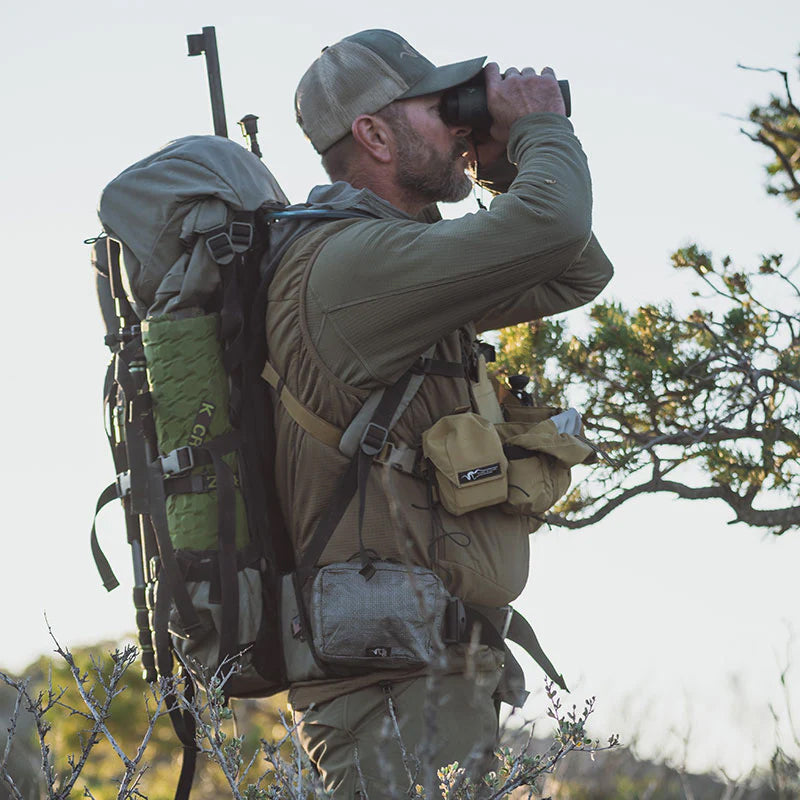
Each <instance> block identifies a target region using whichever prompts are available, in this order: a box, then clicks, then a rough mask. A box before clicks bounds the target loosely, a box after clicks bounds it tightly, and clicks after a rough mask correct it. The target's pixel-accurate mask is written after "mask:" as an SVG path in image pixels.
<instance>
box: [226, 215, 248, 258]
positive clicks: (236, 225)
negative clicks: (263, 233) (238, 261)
mask: <svg viewBox="0 0 800 800" xmlns="http://www.w3.org/2000/svg"><path fill="white" fill-rule="evenodd" d="M230 240H231V245H232V247H233V250H234V252H236V253H244V252H245V251H246V250H249V249H250V247H251V246H252V244H253V226H252V225H251V224H250V223H249V222H231V229H230Z"/></svg>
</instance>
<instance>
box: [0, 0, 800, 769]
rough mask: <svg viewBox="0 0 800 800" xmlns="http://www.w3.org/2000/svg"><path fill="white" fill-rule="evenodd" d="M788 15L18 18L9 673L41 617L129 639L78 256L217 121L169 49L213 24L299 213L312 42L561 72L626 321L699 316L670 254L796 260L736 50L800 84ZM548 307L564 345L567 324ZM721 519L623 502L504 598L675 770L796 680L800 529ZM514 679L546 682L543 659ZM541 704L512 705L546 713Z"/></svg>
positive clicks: (316, 177) (231, 99) (8, 248)
mask: <svg viewBox="0 0 800 800" xmlns="http://www.w3.org/2000/svg"><path fill="white" fill-rule="evenodd" d="M6 16H7V17H8V16H9V14H8V12H7V14H6ZM799 23H800V6H798V4H797V2H796V0H791V1H790V0H780V1H779V2H769V1H768V0H767V1H765V2H761V3H758V4H754V3H752V2H742V0H735V1H733V2H726V3H722V2H707V1H706V2H703V1H702V0H695V2H688V0H677V2H673V3H670V4H661V5H660V6H651V5H650V4H642V3H634V2H623V0H610V1H607V2H605V3H602V4H601V3H590V2H587V0H575V1H574V2H572V3H569V4H563V3H562V4H556V3H541V2H538V3H537V2H524V3H523V2H519V0H511V2H507V3H504V4H503V5H502V6H500V5H497V4H478V3H473V2H462V3H457V4H456V3H439V4H435V3H429V2H421V1H420V0H407V2H405V3H391V4H390V3H383V2H353V1H351V0H343V2H338V3H328V4H324V6H323V5H317V4H312V3H308V2H305V1H304V0H300V2H294V3H291V4H265V3H262V2H259V3H256V2H251V0H240V1H239V2H237V3H231V4H226V5H225V10H222V7H221V4H219V3H212V2H207V0H194V1H193V2H191V3H189V2H158V3H156V2H151V0H146V2H138V3H135V4H133V3H130V4H129V3H125V2H119V1H118V0H117V1H113V0H112V1H111V2H109V0H104V2H100V1H99V0H97V1H96V2H94V1H92V2H80V0H79V1H78V2H73V3H65V4H62V3H58V4H56V3H37V2H31V3H28V4H19V5H17V6H16V7H15V9H14V16H13V19H8V18H7V19H5V20H4V26H3V29H4V46H3V48H2V51H0V67H2V75H3V79H2V82H1V83H0V101H1V102H2V108H3V109H4V112H5V113H4V119H3V128H2V133H0V136H1V137H2V147H1V148H0V174H2V178H3V186H4V191H3V193H2V196H0V209H1V211H2V213H0V227H1V230H2V234H3V243H4V252H3V266H4V273H3V284H4V287H5V290H6V295H5V296H6V298H7V299H6V302H5V307H4V313H3V314H2V317H0V325H2V331H1V333H2V337H1V338H0V342H2V344H1V345H0V346H2V364H3V373H4V382H3V388H4V390H3V393H2V416H0V419H1V420H2V423H3V425H4V435H3V437H2V442H3V452H4V457H3V458H2V466H1V467H0V469H1V470H2V472H1V473H0V475H1V476H2V481H1V482H0V486H2V493H3V495H2V497H3V504H2V510H3V514H4V521H3V525H2V529H3V537H4V540H3V542H4V549H3V560H2V583H1V584H0V586H2V588H1V589H0V591H2V598H3V607H4V611H5V613H4V614H3V615H2V620H1V621H0V643H2V644H0V648H2V649H0V664H4V665H6V666H7V667H9V668H13V669H20V668H22V667H23V666H24V665H25V664H26V663H27V662H28V661H30V660H31V659H32V658H33V657H34V656H35V655H37V654H38V653H40V652H45V651H47V650H48V649H50V646H49V642H48V638H47V632H46V627H45V623H44V619H43V613H44V612H46V613H47V615H48V618H49V620H50V623H51V625H52V626H53V629H54V630H55V632H56V633H57V635H58V636H59V637H60V639H61V641H62V642H63V643H64V644H67V645H73V646H75V645H78V644H82V643H86V642H91V641H96V640H97V639H99V638H101V637H114V636H117V635H119V634H121V633H123V632H124V631H128V630H131V629H132V628H133V614H132V609H131V606H130V579H129V575H130V566H129V556H128V553H127V547H126V545H125V543H124V536H123V534H122V526H121V519H120V517H121V514H120V513H119V511H118V510H117V509H113V510H109V511H107V512H106V513H105V514H104V515H103V517H102V518H101V528H102V536H103V539H104V542H105V546H106V550H107V553H108V554H109V557H110V558H111V559H112V561H113V562H114V565H115V568H116V570H117V573H118V575H119V576H120V578H122V579H123V586H122V588H120V589H118V590H117V591H116V592H114V593H112V594H111V595H107V594H106V593H105V591H104V590H103V589H102V586H101V585H100V581H99V579H98V577H97V575H96V573H95V570H94V565H93V562H92V560H91V556H90V553H89V544H88V530H89V524H90V521H91V513H92V510H93V508H94V503H95V499H96V496H97V494H99V492H100V490H101V489H102V488H103V487H104V486H105V485H106V484H107V483H108V482H109V481H110V480H111V477H112V472H113V469H112V465H111V460H110V457H109V455H108V454H107V452H106V440H105V437H104V434H103V431H102V419H101V402H100V399H101V384H102V376H103V372H104V369H105V363H106V360H107V354H106V351H105V348H104V346H103V344H102V330H101V323H100V319H99V315H98V313H97V309H96V304H95V298H94V295H93V285H92V280H93V279H92V275H91V272H90V269H89V264H88V249H87V248H86V247H85V246H84V245H83V244H82V240H83V239H85V238H86V237H88V236H90V235H93V234H96V233H97V232H98V230H99V226H98V223H97V219H96V215H95V207H96V203H97V198H98V196H99V193H100V190H101V189H102V187H103V186H104V184H105V183H107V182H108V180H110V179H111V178H112V177H113V176H114V175H115V174H117V173H118V172H120V171H121V170H122V169H123V168H124V167H125V166H127V165H128V164H129V163H131V162H133V161H135V160H138V159H139V158H141V157H142V156H144V155H146V154H147V153H148V152H150V151H152V150H154V149H156V148H157V147H159V146H160V145H161V144H163V143H164V142H166V141H168V140H169V139H172V138H176V137H179V136H183V135H186V134H191V133H207V132H211V114H210V110H209V104H208V97H207V85H206V79H205V72H204V65H203V61H202V59H199V58H187V56H186V39H185V37H186V34H187V33H196V32H199V31H200V30H201V28H202V27H203V26H204V25H216V27H217V33H218V38H219V47H220V57H221V61H222V76H223V83H224V88H225V99H226V106H227V112H228V127H229V131H230V134H231V136H232V137H236V136H238V127H237V126H236V124H235V123H236V120H238V119H239V118H240V117H242V116H243V115H244V114H247V113H254V114H257V115H258V116H259V117H260V118H261V119H260V123H259V124H260V127H261V131H262V133H261V136H260V140H261V145H262V149H263V151H264V157H265V161H266V162H267V164H268V165H269V166H270V168H271V169H272V170H273V172H274V173H275V174H276V176H277V177H278V179H279V180H280V182H281V183H282V185H283V187H284V189H285V190H286V192H287V194H288V195H289V197H290V198H291V199H292V200H294V201H300V200H302V199H304V197H305V195H306V193H307V191H308V189H309V188H310V187H311V186H313V185H314V184H315V183H319V182H323V181H324V175H323V172H322V170H321V168H320V166H319V162H318V158H317V157H316V156H315V154H314V153H313V151H312V149H311V147H310V145H309V144H308V143H307V142H306V141H305V140H304V138H303V136H302V134H301V133H300V131H299V130H298V129H297V127H296V125H295V123H294V117H293V110H292V96H293V93H294V88H295V86H296V83H297V80H298V79H299V77H300V75H301V74H302V72H303V71H304V70H305V68H306V67H307V66H308V64H309V63H310V62H311V61H312V60H313V59H314V58H315V57H316V55H317V54H318V52H319V50H320V49H321V48H322V47H323V46H325V45H327V44H331V43H333V42H335V41H337V40H338V39H340V38H341V37H343V36H345V35H347V34H349V33H353V32H355V31H357V30H361V29H364V28H371V27H386V28H392V29H394V30H396V31H398V32H399V33H401V34H403V35H405V36H406V37H407V38H408V39H409V40H410V41H411V43H412V44H413V45H414V46H415V47H417V48H418V49H419V50H421V51H422V52H423V53H424V54H426V55H427V56H428V57H429V58H431V59H432V60H433V61H434V62H436V63H439V64H442V63H449V62H452V61H458V60H463V59H466V58H471V57H474V56H481V55H488V56H489V58H490V59H491V60H496V61H498V62H499V63H500V65H501V68H503V69H504V68H506V67H508V66H511V65H515V66H518V67H522V66H525V65H528V64H531V65H533V66H534V67H536V68H541V67H542V66H544V65H552V66H553V67H554V68H555V69H556V71H557V73H558V76H559V77H562V78H568V79H569V81H570V84H571V88H572V97H573V117H572V119H573V123H574V125H575V129H576V132H577V133H578V135H579V137H580V138H581V140H582V142H583V145H584V148H585V150H586V152H587V154H588V156H589V162H590V165H591V167H592V174H593V181H594V191H595V213H594V228H595V231H596V233H597V235H598V237H599V239H600V241H601V242H602V243H603V245H604V247H605V249H606V251H607V252H608V254H609V256H610V257H611V258H612V260H613V261H614V263H615V267H616V277H615V278H614V281H613V282H612V284H611V285H610V286H609V288H608V289H607V290H606V293H605V294H604V297H606V298H609V299H610V298H613V299H617V300H620V301H621V302H623V303H624V304H626V305H628V306H635V305H636V304H638V303H643V302H652V301H655V300H663V299H673V300H674V301H675V302H676V303H678V304H679V305H686V304H688V303H689V302H696V301H693V300H691V298H690V296H689V293H690V291H691V289H693V288H696V287H695V285H694V284H693V283H692V280H691V276H690V275H689V274H687V272H686V271H684V272H682V273H676V272H674V271H673V270H671V269H670V268H669V254H670V253H671V252H672V251H673V250H674V249H676V248H677V247H679V246H681V245H682V244H685V243H686V242H688V241H698V242H699V243H700V244H701V245H702V246H704V247H706V248H708V249H710V250H712V251H713V252H714V253H715V254H716V255H723V254H725V253H731V254H732V255H733V256H734V257H735V258H736V259H737V260H738V261H739V262H740V263H741V265H742V267H745V268H746V267H747V266H748V265H751V264H753V263H754V260H755V259H756V258H757V256H758V254H759V253H761V252H776V251H777V252H785V253H786V259H787V263H790V264H794V263H796V262H797V261H798V259H800V247H799V246H798V238H797V222H796V220H795V219H794V217H793V212H792V210H791V209H789V208H788V207H786V206H784V205H782V204H781V203H780V202H779V201H777V200H775V199H771V198H767V197H766V196H765V194H764V192H763V184H764V172H763V164H764V161H765V157H766V153H765V152H762V151H761V150H760V149H759V148H758V147H757V146H756V145H754V144H752V143H750V142H749V141H748V140H747V139H746V138H745V137H744V136H742V135H741V134H740V133H739V130H738V129H739V127H740V122H738V121H737V120H735V119H733V118H732V116H736V115H740V116H744V115H746V112H747V110H748V109H749V107H750V105H751V104H753V103H755V102H759V101H763V100H765V99H766V98H767V96H768V94H769V92H770V91H778V90H779V89H780V84H779V79H778V78H777V76H775V75H771V74H768V73H756V72H743V71H741V70H738V69H737V68H736V64H737V62H743V63H745V64H749V65H752V66H761V67H764V66H779V67H782V68H789V69H791V70H792V71H793V72H796V65H797V59H796V58H795V56H794V54H795V53H797V50H798V46H800V33H798V31H800V24H799ZM795 85H797V84H795ZM797 95H800V88H798V90H797ZM731 115H732V116H731ZM474 207H475V206H474V202H472V201H467V202H466V203H465V204H464V205H463V206H462V207H460V209H457V210H450V211H448V212H447V213H448V214H454V213H464V212H465V211H468V210H473V209H474ZM567 319H568V320H569V322H570V324H571V325H572V326H573V327H574V328H578V329H580V328H581V326H583V325H585V311H583V310H578V311H575V312H571V313H570V314H569V315H567ZM730 516H731V514H730V512H728V511H726V509H725V508H724V507H722V506H718V505H715V504H714V503H706V504H699V503H696V502H695V503H690V502H681V501H677V500H672V499H670V498H642V499H639V500H638V501H637V502H635V503H631V504H629V505H627V506H625V507H623V508H622V509H621V510H619V511H618V512H616V513H614V514H613V515H611V516H610V517H608V518H607V519H606V520H604V521H603V522H602V523H601V524H598V525H597V526H595V527H594V528H592V529H586V530H581V531H578V532H564V531H557V530H554V531H551V532H541V533H537V534H536V536H535V537H534V539H533V542H532V578H531V581H530V583H529V586H528V588H527V589H526V590H525V592H524V594H523V595H522V597H521V599H520V601H519V604H518V605H519V607H520V608H521V609H522V610H523V611H524V612H525V613H526V615H528V616H529V618H530V619H531V620H532V622H533V623H534V626H535V627H536V629H537V631H538V633H539V636H540V639H541V640H542V643H543V645H544V646H545V649H546V650H547V651H548V653H549V654H550V655H551V657H552V659H553V660H554V662H555V663H556V665H557V666H558V668H559V669H560V670H562V671H563V673H564V675H565V676H566V677H567V680H568V682H569V683H570V684H571V685H572V686H574V687H575V689H576V691H575V696H576V698H577V701H580V700H581V699H583V697H584V696H589V695H597V698H598V700H597V706H598V711H597V713H596V716H595V724H594V730H595V732H596V733H597V734H598V735H603V734H608V733H611V732H612V731H613V732H619V733H620V734H622V737H623V740H627V741H631V740H633V739H636V741H638V742H639V743H640V747H641V750H642V751H643V752H645V753H646V754H648V755H658V754H672V755H676V754H678V753H680V751H681V748H682V744H681V742H682V741H683V739H684V738H685V737H686V735H687V734H688V735H689V736H690V747H689V750H690V751H691V753H692V761H690V763H689V766H690V767H694V768H702V767H708V766H714V765H718V766H724V767H727V768H728V769H730V770H733V771H734V772H736V771H741V770H744V769H747V768H748V767H749V766H750V765H751V764H753V763H755V762H756V761H760V762H762V763H763V762H764V761H765V760H766V759H767V758H768V756H769V755H770V753H771V750H772V748H773V747H774V745H775V741H776V739H775V731H774V727H773V722H772V718H771V715H770V710H769V704H770V703H773V704H774V705H775V706H776V709H777V710H778V711H779V713H781V715H782V717H783V719H785V718H786V714H785V712H784V711H783V710H782V709H783V708H784V707H783V704H782V699H781V694H780V685H779V675H780V672H781V670H782V669H783V668H784V667H786V666H787V664H788V663H789V662H790V661H791V662H792V669H791V671H790V673H789V677H790V688H791V687H793V686H794V685H796V677H797V675H798V671H800V645H798V643H797V638H796V637H797V635H798V634H800V630H799V627H800V614H798V609H797V593H796V589H795V587H796V571H797V566H796V565H797V564H798V563H800V559H799V557H800V533H798V532H795V533H789V534H786V535H785V536H784V537H782V538H781V539H770V538H769V537H765V536H764V535H763V534H761V533H759V532H757V531H752V530H748V529H746V528H743V527H741V526H728V525H727V524H726V523H727V521H728V520H729V518H730ZM793 636H794V639H793V638H792V637H793ZM528 673H529V676H530V682H531V684H532V685H533V686H534V688H535V687H540V686H541V676H540V675H539V673H538V671H537V669H536V667H535V665H529V669H528ZM539 695H541V691H539ZM539 699H540V698H534V699H533V700H532V701H530V702H529V705H528V706H527V707H526V709H525V713H527V714H528V715H529V716H534V715H536V714H537V713H539V710H540V708H541V703H540V702H539ZM798 703H800V701H798V700H797V698H795V711H796V714H798V715H800V706H799V705H798ZM541 730H542V729H540V731H541ZM782 735H783V736H785V735H786V731H785V728H784V729H783V733H782Z"/></svg>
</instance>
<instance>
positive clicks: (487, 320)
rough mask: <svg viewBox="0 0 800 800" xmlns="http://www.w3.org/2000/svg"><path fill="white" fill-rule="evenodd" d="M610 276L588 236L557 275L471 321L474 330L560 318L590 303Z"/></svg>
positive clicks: (611, 271)
mask: <svg viewBox="0 0 800 800" xmlns="http://www.w3.org/2000/svg"><path fill="white" fill-rule="evenodd" d="M613 274H614V267H613V266H612V264H611V261H609V259H608V256H607V255H606V254H605V253H604V252H603V248H602V247H600V243H599V242H598V241H597V239H596V238H595V235H594V234H592V237H591V238H590V239H589V243H588V244H587V245H586V247H585V248H584V251H583V252H582V253H581V254H580V256H578V258H577V259H576V260H575V262H574V263H573V264H571V265H570V266H569V267H568V268H567V269H566V270H565V271H564V272H563V273H562V274H561V275H559V276H558V277H557V278H553V280H551V281H546V282H545V283H542V284H539V285H538V286H534V287H532V288H530V289H528V290H527V291H525V292H523V293H522V294H520V295H517V296H516V297H512V298H511V299H510V300H508V301H507V302H505V303H502V304H500V305H498V306H496V307H495V308H493V309H491V310H490V311H489V312H488V313H487V314H486V315H485V316H483V317H480V318H478V319H476V320H475V328H476V330H477V331H478V332H479V333H480V332H481V331H491V330H496V329H497V328H504V327H506V326H507V325H517V324H519V323H520V322H528V321H529V320H532V319H541V318H542V317H546V316H549V315H551V314H560V313H561V312H562V311H569V310H570V309H571V308H578V307H579V306H582V305H584V304H585V303H588V302H589V301H590V300H594V298H595V297H597V295H598V294H600V292H602V291H603V289H604V288H605V286H606V284H607V283H608V282H609V281H610V280H611V277H612V276H613Z"/></svg>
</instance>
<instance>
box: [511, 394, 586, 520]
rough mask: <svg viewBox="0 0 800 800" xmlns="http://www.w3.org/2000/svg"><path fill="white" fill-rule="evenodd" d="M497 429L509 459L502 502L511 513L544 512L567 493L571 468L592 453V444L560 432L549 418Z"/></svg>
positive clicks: (516, 423) (529, 514)
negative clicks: (505, 493)
mask: <svg viewBox="0 0 800 800" xmlns="http://www.w3.org/2000/svg"><path fill="white" fill-rule="evenodd" d="M528 410H530V411H534V410H541V409H532V408H531V409H528ZM496 428H497V432H498V434H499V436H500V439H501V440H502V442H503V452H504V453H505V454H506V457H507V458H508V499H507V501H506V502H504V503H502V504H501V505H500V508H501V510H503V511H505V512H506V513H507V514H522V515H525V516H537V515H540V514H544V513H545V512H546V511H548V510H549V509H550V508H552V507H553V506H554V505H555V504H556V503H557V502H558V500H559V499H560V498H561V497H563V496H564V495H565V494H566V493H567V490H568V489H569V484H570V467H572V466H574V465H575V464H579V463H581V462H583V461H585V460H586V459H587V458H588V457H589V456H590V455H592V449H591V448H590V447H589V446H588V445H586V444H584V443H583V442H582V441H580V440H579V439H577V438H576V437H575V436H572V435H570V434H568V433H559V432H558V429H557V428H556V426H555V424H554V423H553V422H551V421H550V420H549V419H545V420H543V421H541V422H537V423H534V424H530V423H528V422H503V423H501V424H499V425H497V426H496ZM537 527H538V526H537Z"/></svg>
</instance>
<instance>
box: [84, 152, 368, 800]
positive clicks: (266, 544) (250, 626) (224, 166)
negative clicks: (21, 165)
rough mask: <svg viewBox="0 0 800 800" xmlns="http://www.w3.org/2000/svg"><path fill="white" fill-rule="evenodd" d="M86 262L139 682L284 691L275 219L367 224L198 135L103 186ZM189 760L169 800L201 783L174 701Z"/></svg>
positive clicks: (106, 571)
mask: <svg viewBox="0 0 800 800" xmlns="http://www.w3.org/2000/svg"><path fill="white" fill-rule="evenodd" d="M98 216H99V218H100V221H101V224H102V226H103V233H102V234H101V235H100V236H99V237H97V238H96V239H93V240H87V243H90V244H92V247H93V252H92V261H93V264H94V266H95V269H96V272H97V291H98V298H99V301H100V307H101V311H102V314H103V319H104V322H105V325H106V331H107V334H106V337H105V342H106V344H107V345H108V347H109V348H110V350H111V354H112V355H111V361H110V364H109V367H108V370H107V373H106V378H105V383H104V389H103V395H104V415H105V423H106V425H105V427H106V434H107V437H108V441H109V445H110V447H111V452H112V456H113V460H114V466H115V471H116V479H115V480H114V482H113V483H111V484H110V485H109V486H107V487H106V488H105V490H104V491H103V492H102V493H101V495H100V498H99V499H98V502H97V506H96V509H95V522H94V523H93V525H92V529H91V536H90V539H91V549H92V553H93V556H94V559H95V563H96V565H97V568H98V571H99V572H100V575H101V578H102V580H103V584H104V586H105V587H106V589H107V590H109V591H110V590H112V589H114V588H115V587H116V586H117V585H118V581H117V579H116V577H115V576H114V573H113V571H112V569H111V567H110V565H109V562H108V560H107V559H106V557H105V555H104V554H103V551H102V549H101V547H100V545H99V541H98V536H97V529H96V519H97V513H98V512H99V511H100V509H101V508H103V506H105V505H106V504H108V503H110V502H112V501H113V500H117V499H118V500H120V501H121V503H122V507H123V509H124V515H125V526H126V532H127V539H128V542H129V544H130V546H131V550H132V556H133V572H134V589H133V598H134V605H135V609H136V624H137V629H138V640H139V646H140V650H141V658H142V664H143V667H144V674H145V678H146V680H148V681H150V682H155V681H158V680H159V679H160V678H169V677H171V676H172V675H173V673H174V671H175V668H176V664H175V662H176V661H177V662H179V664H180V666H181V667H182V670H183V672H184V675H186V677H187V678H188V680H187V681H186V690H185V691H186V692H187V694H188V695H189V696H191V694H192V693H193V691H194V685H195V683H199V685H200V686H202V687H203V688H205V689H208V688H209V684H212V683H213V684H214V685H215V686H216V687H218V688H219V689H221V691H222V693H223V696H224V698H225V700H226V701H227V699H228V698H229V697H256V696H268V695H272V694H275V693H277V692H280V691H283V690H284V689H286V688H288V682H287V677H286V670H285V666H284V659H283V653H282V648H281V635H280V619H279V614H278V613H277V609H278V602H279V592H280V583H281V576H282V575H286V574H289V573H291V571H292V569H293V556H292V548H291V543H290V540H289V537H288V536H287V534H286V531H285V529H284V526H283V522H282V519H281V515H280V512H279V506H278V503H277V499H276V498H275V496H274V490H273V488H272V487H273V484H274V481H273V476H272V469H273V458H272V453H273V450H274V447H273V444H272V430H271V415H270V413H269V409H270V397H269V394H268V392H269V391H270V390H269V387H268V386H267V384H266V383H265V382H264V381H263V379H262V378H261V376H260V373H261V369H262V367H263V364H264V358H265V352H266V344H265V340H264V315H265V309H266V296H267V289H268V287H269V280H270V277H271V274H272V271H273V270H274V268H275V266H276V265H277V263H278V261H279V260H280V257H281V256H282V253H283V252H284V251H285V246H288V243H289V241H290V238H291V237H289V238H285V240H284V241H285V245H284V246H282V247H281V246H274V244H273V246H271V245H270V225H271V224H272V222H273V221H274V220H276V219H283V220H286V219H287V218H289V221H291V218H299V219H301V220H308V219H318V220H320V221H325V220H329V219H341V218H342V217H348V216H363V214H361V213H359V212H342V211H333V210H327V209H312V208H307V207H304V206H300V207H294V208H289V203H288V200H287V198H286V196H285V194H284V193H283V191H282V190H281V188H280V186H279V185H278V183H277V181H276V180H275V179H274V177H273V176H272V174H271V173H270V171H269V170H268V169H267V167H266V166H265V165H264V164H263V163H262V162H261V161H260V160H259V159H258V158H257V157H256V156H255V155H253V154H252V153H251V152H249V151H247V150H246V149H244V148H243V147H241V146H240V145H238V144H236V143H234V142H232V141H230V140H229V139H226V138H223V137H219V136H189V137H185V138H182V139H178V140H176V141H174V142H171V143H169V144H168V145H166V146H165V147H164V148H163V149H161V150H159V151H158V152H156V153H154V154H153V155H150V156H148V157H146V158H144V159H142V160H141V161H139V162H137V163H135V164H133V165H132V166H130V167H129V168H128V169H126V170H124V171H123V172H122V173H121V174H120V175H118V176H117V177H116V178H114V180H112V181H111V182H110V183H109V184H108V185H107V186H106V187H105V189H104V190H103V192H102V195H101V198H100V203H99V207H98ZM168 703H169V709H170V716H171V719H172V722H173V725H174V727H175V730H176V733H177V735H178V737H179V739H180V740H181V743H182V745H183V748H184V763H183V769H182V772H181V777H180V780H179V784H178V791H177V793H176V797H186V796H187V795H188V792H189V789H190V787H191V781H192V777H193V771H194V760H195V753H196V746H195V741H194V737H195V726H194V722H193V719H192V718H191V716H190V715H189V714H188V713H187V712H181V711H180V710H179V707H178V703H177V698H176V697H175V696H174V694H173V695H168Z"/></svg>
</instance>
